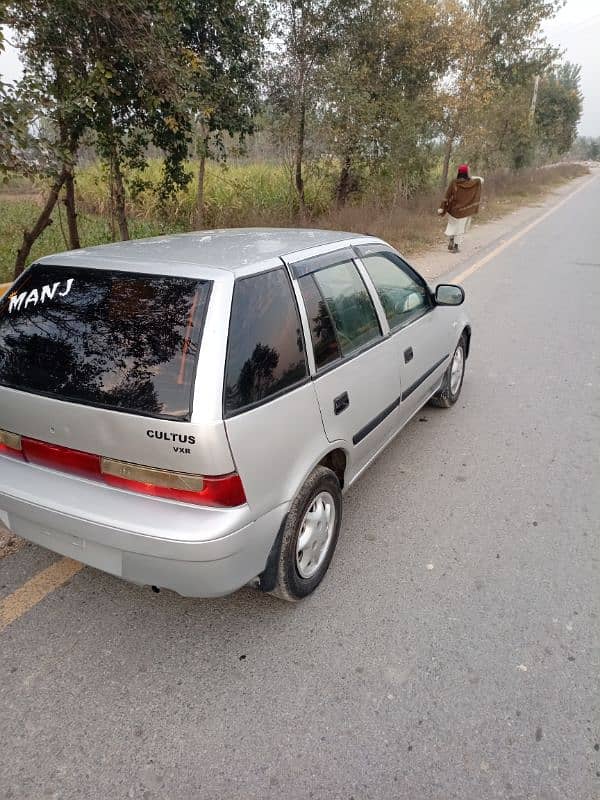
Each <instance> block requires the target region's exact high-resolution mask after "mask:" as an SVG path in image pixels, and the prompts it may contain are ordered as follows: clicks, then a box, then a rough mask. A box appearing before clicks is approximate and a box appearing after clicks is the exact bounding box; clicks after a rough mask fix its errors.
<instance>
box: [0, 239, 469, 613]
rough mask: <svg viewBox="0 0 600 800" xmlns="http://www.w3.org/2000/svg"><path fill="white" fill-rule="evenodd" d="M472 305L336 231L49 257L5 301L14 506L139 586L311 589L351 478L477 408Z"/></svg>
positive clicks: (3, 515) (367, 242) (62, 544)
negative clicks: (463, 409) (411, 426)
mask: <svg viewBox="0 0 600 800" xmlns="http://www.w3.org/2000/svg"><path fill="white" fill-rule="evenodd" d="M463 301H464V292H463V290H462V289H461V288H460V287H458V286H451V285H446V284H443V285H440V286H438V287H437V289H436V290H435V292H432V291H430V289H429V287H428V285H427V283H426V282H425V281H424V280H423V278H422V277H421V276H420V275H418V274H417V273H416V272H415V271H414V270H413V269H412V268H411V267H410V266H409V265H408V264H407V263H406V261H404V259H403V258H402V257H401V256H400V255H399V254H398V253H397V252H396V251H395V250H394V249H393V248H392V247H390V246H389V245H387V244H386V243H385V242H383V241H381V240H380V239H377V238H374V237H372V236H357V235H356V234H350V233H337V232H333V231H321V230H282V229H240V230H224V231H208V232H202V233H194V234H183V235H179V236H165V237H159V238H156V239H149V240H145V241H134V242H127V243H121V244H112V245H107V246H104V247H96V248H90V249H88V250H78V251H73V252H68V253H62V254H59V255H54V256H50V257H46V258H43V259H41V260H40V261H38V262H37V263H35V264H34V265H33V266H31V267H30V268H29V269H28V270H27V271H26V272H25V273H24V274H23V275H22V276H21V277H20V279H19V280H18V282H17V283H16V284H15V285H14V286H13V287H12V289H11V291H10V293H9V294H8V295H6V296H5V297H4V298H2V299H1V300H0V509H2V511H0V519H3V521H4V522H5V523H6V524H7V525H8V526H9V528H10V529H11V530H12V531H13V532H14V533H15V534H18V535H19V536H22V537H24V538H25V539H28V540H29V541H32V542H36V543H37V544H39V545H42V546H43V547H46V548H49V549H50V550H53V551H56V552H57V553H61V554H63V555H65V556H70V557H72V558H75V559H77V560H79V561H82V562H84V563H85V564H89V565H91V566H93V567H97V568H98V569H101V570H105V571H106V572H109V573H111V574H113V575H117V576H119V577H122V578H124V579H126V580H129V581H133V582H135V583H139V584H146V585H152V586H156V587H165V588H169V589H173V590H175V591H176V592H179V593H180V594H182V595H187V596H196V597H214V596H219V595H224V594H227V593H229V592H233V591H235V590H236V589H238V588H239V587H241V586H243V585H245V584H247V583H250V582H254V583H255V584H256V585H258V586H259V587H260V588H261V589H262V590H264V591H269V592H273V593H274V594H276V595H277V596H279V597H281V598H283V599H286V600H297V599H299V598H302V597H304V596H306V595H308V594H310V593H311V592H312V591H313V590H314V589H315V587H316V586H318V584H319V583H320V582H321V580H322V578H323V576H324V575H325V573H326V571H327V569H328V567H329V563H330V561H331V558H332V555H333V552H334V549H335V546H336V543H337V539H338V534H339V530H340V523H341V518H342V492H343V490H345V489H347V488H348V487H349V486H351V485H352V483H353V482H354V481H355V480H356V479H357V478H358V477H359V475H360V474H361V473H362V472H363V471H364V470H365V469H366V468H367V467H368V466H369V464H370V463H371V462H372V461H373V459H374V458H375V457H376V456H377V455H378V453H379V452H380V451H381V450H382V449H383V448H384V447H385V446H386V445H387V444H388V443H389V442H390V441H391V440H392V439H393V438H394V436H395V435H396V434H397V433H398V431H400V429H401V428H402V427H403V426H404V425H405V424H406V423H407V422H408V420H410V418H411V417H412V416H413V415H414V414H415V413H416V412H417V411H418V410H419V409H420V408H421V407H422V406H423V405H424V404H425V403H427V402H428V401H431V402H433V403H435V404H437V405H440V406H451V405H452V404H453V403H455V402H456V400H457V398H458V395H459V393H460V390H461V386H462V381H463V375H464V368H465V360H466V358H467V356H468V354H469V344H470V338H471V327H470V324H469V319H468V317H467V315H466V313H465V311H464V306H462V303H463Z"/></svg>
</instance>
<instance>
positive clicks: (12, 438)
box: [0, 431, 23, 459]
mask: <svg viewBox="0 0 600 800" xmlns="http://www.w3.org/2000/svg"><path fill="white" fill-rule="evenodd" d="M0 453H1V454H2V455H5V456H12V457H13V458H20V459H22V458H23V448H22V446H21V437H20V436H19V434H18V433H10V431H0Z"/></svg>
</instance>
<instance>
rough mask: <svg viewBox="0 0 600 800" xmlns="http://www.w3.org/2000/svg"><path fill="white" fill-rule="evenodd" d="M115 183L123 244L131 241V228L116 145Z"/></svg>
mask: <svg viewBox="0 0 600 800" xmlns="http://www.w3.org/2000/svg"><path fill="white" fill-rule="evenodd" d="M112 158H113V165H112V168H113V169H112V173H113V181H114V185H115V214H116V217H117V224H118V226H119V234H120V236H121V241H122V242H128V241H129V226H128V224H127V211H126V209H125V185H124V183H123V173H122V172H121V164H120V162H119V155H118V152H117V147H116V145H115V147H114V149H113V156H112Z"/></svg>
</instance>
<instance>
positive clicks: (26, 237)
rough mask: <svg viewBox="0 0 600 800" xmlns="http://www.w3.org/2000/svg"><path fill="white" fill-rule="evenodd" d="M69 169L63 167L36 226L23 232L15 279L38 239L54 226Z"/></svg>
mask: <svg viewBox="0 0 600 800" xmlns="http://www.w3.org/2000/svg"><path fill="white" fill-rule="evenodd" d="M68 172H69V170H68V168H67V167H66V166H63V168H62V170H61V172H60V174H59V175H57V177H56V179H55V181H54V183H53V184H52V187H51V189H50V193H49V194H48V199H47V200H46V204H45V205H44V208H43V209H42V211H41V213H40V215H39V217H38V218H37V220H36V223H35V225H34V226H33V228H32V229H31V230H29V231H28V230H24V231H23V243H22V244H21V247H20V248H19V250H18V252H17V258H16V260H15V270H14V277H15V278H18V277H19V275H20V274H21V273H22V272H23V270H24V269H25V263H26V261H27V257H28V256H29V253H30V252H31V248H32V247H33V244H34V242H35V241H36V239H38V238H39V237H40V236H41V235H42V233H43V232H44V231H45V230H46V228H47V227H48V225H51V224H52V212H53V210H54V206H55V205H56V201H57V200H58V196H59V194H60V190H61V189H62V186H63V184H64V182H65V181H66V179H67V175H68Z"/></svg>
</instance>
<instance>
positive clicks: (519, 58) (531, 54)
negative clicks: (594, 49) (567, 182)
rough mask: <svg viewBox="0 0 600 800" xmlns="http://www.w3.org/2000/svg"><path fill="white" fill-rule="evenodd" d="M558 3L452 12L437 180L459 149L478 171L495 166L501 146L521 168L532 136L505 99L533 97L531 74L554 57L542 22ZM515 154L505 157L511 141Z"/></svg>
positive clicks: (493, 0) (501, 0)
mask: <svg viewBox="0 0 600 800" xmlns="http://www.w3.org/2000/svg"><path fill="white" fill-rule="evenodd" d="M561 5H562V0H465V2H464V4H463V5H460V6H458V7H456V11H455V13H456V15H457V20H456V23H457V24H456V29H457V30H460V31H461V35H460V37H456V41H455V51H454V58H453V69H452V72H451V75H450V76H449V79H448V80H447V81H446V86H445V91H444V125H443V133H444V138H445V158H444V168H443V174H442V183H443V184H446V183H447V180H448V168H449V164H450V159H451V156H452V152H453V150H454V147H455V145H456V144H459V143H460V144H463V145H464V144H466V145H467V147H466V148H465V149H466V150H467V152H468V151H469V150H471V152H473V151H475V152H476V153H478V155H479V156H480V158H481V162H482V166H492V165H494V164H495V165H497V164H498V158H497V156H498V146H499V142H500V143H501V150H502V152H503V153H504V154H505V155H504V157H505V158H506V159H507V160H508V161H509V162H512V163H514V164H516V163H520V162H521V161H522V160H523V158H524V157H526V156H525V153H526V150H527V149H528V148H525V150H524V149H523V143H524V142H525V141H526V140H528V139H529V137H530V134H529V132H528V131H527V117H525V118H522V117H520V116H519V114H518V113H515V111H514V109H513V107H512V106H511V104H510V103H507V102H506V100H507V98H508V97H509V96H511V97H512V98H513V102H514V99H515V98H516V97H517V96H518V98H519V102H518V104H517V105H518V106H519V108H520V106H521V100H522V98H523V97H524V96H525V95H528V96H529V99H531V92H532V90H533V83H534V77H535V75H537V74H540V73H541V72H542V71H543V70H545V69H546V68H547V67H548V65H549V64H550V63H551V62H552V61H553V60H554V58H555V57H556V50H555V49H554V48H552V47H550V46H549V45H548V44H547V42H546V40H545V38H544V36H543V34H542V33H541V24H542V22H543V21H544V20H546V19H549V18H550V17H552V16H553V15H554V14H555V13H556V11H557V10H558V9H559V8H560V6H561ZM511 141H515V143H516V150H515V152H514V153H512V154H511V153H508V152H507V151H508V150H509V143H510V142H511Z"/></svg>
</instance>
